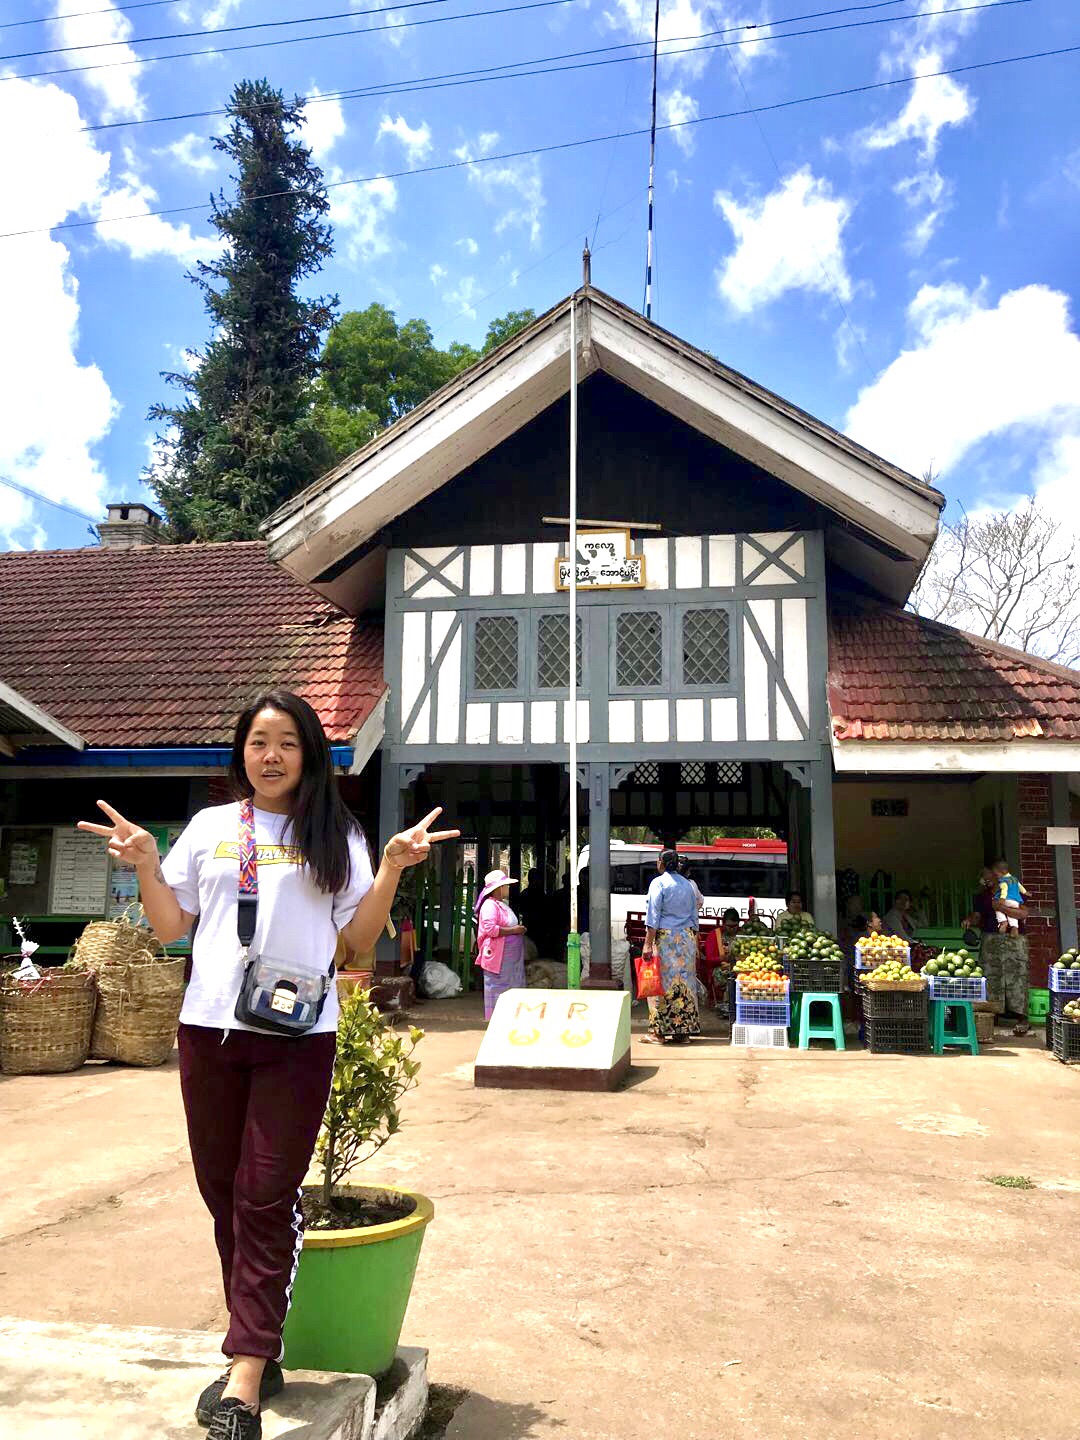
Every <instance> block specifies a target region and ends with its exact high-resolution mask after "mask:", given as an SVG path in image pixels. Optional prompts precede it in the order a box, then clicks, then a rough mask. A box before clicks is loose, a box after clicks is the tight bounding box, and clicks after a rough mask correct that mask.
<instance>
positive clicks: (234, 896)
mask: <svg viewBox="0 0 1080 1440" xmlns="http://www.w3.org/2000/svg"><path fill="white" fill-rule="evenodd" d="M229 773H230V778H231V779H232V782H233V788H234V790H235V792H236V794H237V796H238V800H237V801H236V802H234V803H233V804H231V805H217V806H213V807H211V808H210V809H207V810H201V811H200V812H199V813H198V814H197V815H196V816H195V817H194V818H193V819H192V820H191V821H190V822H189V824H188V826H187V828H186V829H185V830H184V832H183V834H182V835H181V836H180V838H179V839H178V840H177V842H176V844H175V845H174V846H173V848H172V850H171V851H170V852H169V854H168V856H167V857H166V858H165V860H164V861H162V862H160V863H159V860H158V853H157V848H156V843H155V841H154V838H153V836H152V835H150V834H149V833H148V832H147V831H146V830H144V829H142V828H141V827H139V826H138V825H136V824H134V823H133V822H132V821H130V820H127V819H125V818H124V816H122V815H121V814H119V812H118V811H116V810H114V809H112V808H111V807H110V806H109V805H107V804H106V803H105V802H104V801H103V800H99V801H98V804H99V806H100V807H101V809H102V810H103V811H104V812H105V814H106V815H107V816H108V817H109V819H110V821H111V822H112V823H111V824H109V825H92V824H89V823H87V822H85V821H84V822H82V823H81V824H80V827H79V828H80V829H83V830H89V831H90V832H91V833H92V834H95V835H100V836H102V837H103V838H104V839H105V840H107V841H108V847H109V854H110V855H111V856H112V857H113V858H114V859H116V860H120V861H125V862H127V863H128V864H131V865H134V867H135V870H136V874H137V876H138V881H139V897H140V899H141V901H142V904H143V909H144V910H145V912H146V918H147V920H148V921H149V923H150V925H151V926H152V928H153V930H154V933H155V934H156V935H157V937H158V939H159V940H161V941H162V942H163V943H165V944H168V943H170V942H173V941H176V940H179V939H180V938H181V937H182V936H184V935H186V934H187V933H188V932H189V931H190V929H191V927H192V925H193V924H194V923H195V920H196V918H197V919H198V922H199V924H198V929H197V930H196V932H195V939H194V942H193V945H192V970H191V980H190V983H189V984H188V988H187V992H186V994H185V996H184V1004H183V1008H182V1010H181V1013H180V1029H179V1036H178V1041H179V1051H180V1083H181V1090H182V1093H183V1099H184V1110H185V1113H186V1116H187V1124H188V1137H189V1141H190V1144H191V1156H192V1161H193V1164H194V1168H195V1178H196V1182H197V1183H198V1186H199V1191H200V1193H201V1194H202V1197H203V1199H204V1200H205V1201H206V1204H207V1208H208V1209H209V1210H210V1213H211V1215H212V1216H213V1220H214V1237H215V1240H216V1243H217V1248H218V1254H219V1256H220V1258H221V1270H222V1278H223V1280H224V1286H225V1301H226V1305H227V1307H228V1310H229V1331H228V1334H227V1335H226V1337H225V1342H224V1344H223V1346H222V1349H223V1351H224V1352H225V1354H226V1355H227V1356H228V1357H229V1360H230V1364H229V1368H228V1370H227V1371H226V1373H225V1374H224V1375H223V1376H222V1377H221V1378H220V1379H219V1380H216V1381H214V1382H213V1384H211V1385H209V1386H207V1388H206V1389H205V1390H204V1391H203V1393H202V1395H201V1396H200V1397H199V1401H198V1405H197V1408H196V1414H197V1417H198V1419H199V1420H200V1422H201V1423H202V1424H204V1425H209V1427H210V1440H260V1437H261V1434H262V1424H261V1420H260V1418H259V1407H260V1402H261V1401H262V1400H264V1399H267V1398H268V1397H269V1396H271V1395H274V1394H276V1393H277V1392H278V1391H279V1390H280V1389H281V1388H282V1385H283V1384H284V1380H283V1378H282V1374H281V1367H280V1363H279V1362H280V1360H281V1357H282V1343H281V1331H282V1326H283V1325H284V1323H285V1315H286V1312H287V1310H288V1301H289V1291H290V1288H291V1277H292V1274H293V1270H294V1265H295V1261H296V1259H297V1257H298V1254H299V1249H300V1244H301V1239H302V1217H301V1214H300V1209H299V1204H298V1196H299V1191H300V1186H301V1184H302V1182H303V1179H304V1176H305V1174H306V1172H307V1168H308V1165H309V1163H310V1160H311V1154H312V1151H313V1149H314V1147H315V1140H316V1138H317V1136H318V1133H319V1127H320V1125H321V1123H322V1117H323V1112H324V1110H325V1108H326V1097H327V1094H328V1092H329V1089H330V1079H331V1075H332V1073H333V1066H334V1048H335V1037H336V1032H337V1018H338V1000H337V988H336V985H335V984H334V982H333V979H332V978H331V975H332V966H333V960H334V953H335V949H336V947H337V943H338V938H339V936H341V937H343V938H344V940H345V943H346V945H347V946H348V948H349V949H350V950H354V951H357V952H359V953H361V954H362V953H364V952H366V951H368V950H370V949H371V948H372V946H373V945H374V943H375V941H376V939H377V938H378V936H379V934H380V933H381V932H382V929H383V926H384V925H385V924H386V919H387V916H388V915H389V913H390V905H391V902H392V901H393V898H394V894H395V892H396V890H397V886H398V881H399V880H400V878H401V872H402V871H403V870H405V869H407V868H408V867H409V866H411V865H416V864H419V863H420V862H421V861H422V860H424V859H425V858H426V857H427V855H428V853H429V851H430V849H431V846H432V844H434V843H436V842H437V841H440V840H446V839H451V838H453V837H455V836H456V835H457V834H458V832H457V831H456V830H444V831H439V832H432V831H430V829H429V827H430V826H431V825H432V824H433V823H434V821H435V819H436V817H437V816H438V815H439V813H440V812H439V811H438V810H433V811H432V812H431V814H430V815H428V816H426V817H425V818H424V819H423V820H422V821H421V822H420V824H419V825H417V826H416V827H415V828H414V829H412V830H407V831H403V832H402V833H401V834H400V835H395V836H394V837H393V838H392V839H391V840H390V841H388V842H387V844H386V846H385V848H384V850H383V854H382V860H381V863H380V865H379V869H378V872H377V873H376V874H374V875H373V874H372V869H371V861H370V858H369V855H368V848H367V843H366V841H365V839H364V836H363V834H362V832H361V830H360V827H359V825H358V824H357V823H356V821H355V820H354V819H353V817H352V815H350V813H349V811H348V810H347V808H346V806H345V804H344V801H343V800H342V799H341V795H340V792H339V790H338V787H337V781H336V779H335V776H334V768H333V760H332V758H331V754H330V746H329V744H328V743H327V739H326V736H325V734H324V733H323V728H322V725H321V724H320V722H319V718H318V716H317V715H316V714H315V711H314V710H312V708H311V706H310V705H308V703H307V702H306V701H305V700H301V699H300V698H299V696H296V695H293V694H291V693H290V692H289V691H286V690H270V691H267V692H266V693H264V694H263V695H260V696H259V697H258V699H256V700H255V701H254V702H253V703H252V704H251V705H249V706H248V708H247V709H246V710H245V711H244V713H243V714H242V715H241V716H240V718H239V720H238V721H237V725H236V733H235V736H234V739H233V751H232V760H231V764H230V772H229ZM252 859H254V861H255V864H254V880H255V882H256V883H257V899H256V903H255V906H254V934H253V935H252V936H251V937H250V939H249V940H248V945H247V946H244V947H242V945H241V939H240V930H242V929H245V928H246V927H247V926H248V925H249V924H250V920H251V918H252V906H251V905H250V903H246V904H245V916H246V919H245V921H243V922H242V921H241V919H240V909H241V907H240V904H239V900H238V895H239V890H240V885H241V874H242V871H243V874H244V880H245V884H246V887H247V890H250V889H251V888H252V886H251V880H252V876H251V869H252V867H251V860H252ZM245 860H246V861H247V868H246V869H245V868H244V864H245ZM245 893H247V891H246V892H245ZM238 926H240V930H238ZM248 952H249V953H250V957H255V956H263V957H264V958H265V959H267V960H271V959H272V960H276V961H281V962H283V963H285V964H295V965H297V967H298V969H301V970H303V971H304V972H306V973H310V974H311V975H314V976H316V977H319V976H326V977H327V980H326V986H327V988H326V994H325V999H324V1001H323V1003H322V1009H321V1011H319V1012H318V1014H317V1018H316V1019H315V1020H314V1023H313V1024H311V1025H310V1027H309V1028H308V1029H307V1031H306V1032H305V1033H303V1034H299V1035H284V1034H277V1033H267V1032H266V1031H265V1030H260V1029H259V1028H257V1027H255V1026H252V1025H250V1024H246V1023H244V1022H243V1021H241V1020H238V1019H237V1018H236V1014H235V1011H236V1006H237V999H238V996H239V994H240V990H241V986H242V984H243V982H244V975H245V959H246V958H247V957H248ZM318 983H320V988H321V982H318ZM282 997H283V998H288V992H287V989H286V990H285V991H283V992H282ZM273 998H274V1000H275V1001H277V1000H278V998H279V996H278V993H277V991H275V992H274V996H273ZM314 1011H315V1007H314V1006H312V1007H310V1009H309V1010H308V1011H306V1012H305V1015H306V1016H307V1017H308V1018H310V1015H311V1014H312V1013H314ZM297 1013H299V1012H297Z"/></svg>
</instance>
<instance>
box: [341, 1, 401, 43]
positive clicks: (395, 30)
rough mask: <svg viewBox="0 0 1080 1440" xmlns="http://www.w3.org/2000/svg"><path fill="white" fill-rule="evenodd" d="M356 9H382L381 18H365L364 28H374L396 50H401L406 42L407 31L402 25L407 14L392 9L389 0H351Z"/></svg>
mask: <svg viewBox="0 0 1080 1440" xmlns="http://www.w3.org/2000/svg"><path fill="white" fill-rule="evenodd" d="M350 4H351V6H352V8H353V9H354V10H372V9H376V10H380V11H382V15H381V17H380V18H379V19H377V20H375V19H371V18H365V20H364V28H365V29H372V30H374V31H376V32H377V33H378V34H380V35H381V36H382V38H383V39H384V40H386V41H387V42H388V43H389V44H391V45H392V46H393V47H394V49H395V50H400V49H401V47H402V45H404V44H405V37H406V34H407V32H406V31H404V30H402V29H401V28H400V27H401V26H402V25H404V23H405V14H404V12H403V11H401V10H391V9H389V8H388V6H387V0H350Z"/></svg>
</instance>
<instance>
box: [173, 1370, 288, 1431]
mask: <svg viewBox="0 0 1080 1440" xmlns="http://www.w3.org/2000/svg"><path fill="white" fill-rule="evenodd" d="M230 1368H231V1367H230ZM228 1383H229V1371H228V1370H226V1371H225V1374H224V1375H221V1376H219V1378H218V1379H217V1380H214V1381H211V1383H210V1384H209V1385H207V1387H206V1389H205V1390H204V1391H203V1392H202V1394H201V1395H200V1396H199V1401H198V1404H197V1405H196V1406H195V1419H196V1420H197V1421H198V1422H199V1424H200V1425H209V1424H210V1421H211V1420H212V1419H213V1418H214V1411H215V1410H216V1409H217V1407H218V1406H219V1405H220V1404H221V1396H222V1393H223V1392H224V1389H225V1386H226V1385H227V1384H228ZM284 1388H285V1376H284V1375H283V1374H282V1373H281V1366H280V1365H279V1364H278V1362H277V1361H276V1360H268V1361H267V1362H266V1369H265V1370H264V1371H263V1373H262V1381H261V1382H260V1385H259V1401H260V1403H261V1402H262V1401H265V1400H272V1399H273V1397H274V1396H275V1395H280V1394H281V1392H282V1390H284Z"/></svg>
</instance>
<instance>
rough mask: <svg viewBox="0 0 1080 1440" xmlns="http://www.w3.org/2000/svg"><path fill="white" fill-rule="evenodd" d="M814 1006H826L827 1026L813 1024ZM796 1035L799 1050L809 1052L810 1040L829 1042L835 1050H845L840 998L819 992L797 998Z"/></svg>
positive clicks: (805, 993)
mask: <svg viewBox="0 0 1080 1440" xmlns="http://www.w3.org/2000/svg"><path fill="white" fill-rule="evenodd" d="M815 1005H828V1007H829V1012H830V1014H829V1022H828V1024H827V1025H823V1024H814V1021H813V1019H812V1016H811V1011H812V1010H813V1008H814V1006H815ZM798 1035H799V1049H800V1050H809V1049H810V1041H811V1040H831V1041H832V1042H833V1045H834V1046H835V1047H836V1049H837V1050H846V1049H847V1046H846V1045H845V1043H844V1017H843V1016H842V1015H841V1013H840V996H839V995H827V994H823V993H822V992H821V991H819V990H806V991H804V992H803V993H802V994H801V995H800V996H799V1010H798Z"/></svg>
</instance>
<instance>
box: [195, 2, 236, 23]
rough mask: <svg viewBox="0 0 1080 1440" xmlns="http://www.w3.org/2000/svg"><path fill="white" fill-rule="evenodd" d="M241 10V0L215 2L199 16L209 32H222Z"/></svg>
mask: <svg viewBox="0 0 1080 1440" xmlns="http://www.w3.org/2000/svg"><path fill="white" fill-rule="evenodd" d="M239 9H240V0H214V3H213V4H212V5H209V6H207V8H206V9H205V10H204V11H203V12H202V14H201V15H200V16H199V19H200V21H201V22H202V24H203V26H204V27H205V28H206V29H207V30H221V29H223V28H224V26H225V25H227V24H228V22H229V20H230V19H231V18H232V16H233V15H234V14H235V13H236V11H237V10H239Z"/></svg>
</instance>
